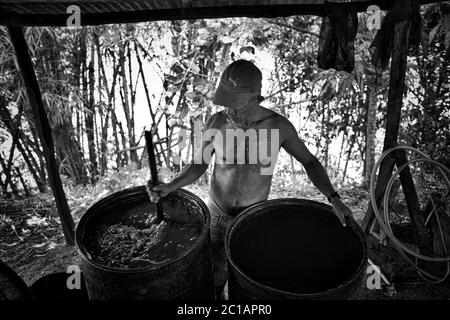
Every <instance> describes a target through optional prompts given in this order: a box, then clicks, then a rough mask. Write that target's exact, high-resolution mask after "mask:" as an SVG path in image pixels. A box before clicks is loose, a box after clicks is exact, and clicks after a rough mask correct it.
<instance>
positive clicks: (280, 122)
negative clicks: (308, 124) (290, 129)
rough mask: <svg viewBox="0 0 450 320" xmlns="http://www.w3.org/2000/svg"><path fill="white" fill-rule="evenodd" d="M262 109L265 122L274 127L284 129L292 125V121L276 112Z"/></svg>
mask: <svg viewBox="0 0 450 320" xmlns="http://www.w3.org/2000/svg"><path fill="white" fill-rule="evenodd" d="M261 108H262V115H261V118H262V120H264V121H268V122H270V123H271V125H272V126H273V127H280V128H281V127H284V126H286V125H288V124H289V123H290V121H289V120H288V119H287V118H286V117H285V116H283V115H281V114H279V113H278V112H276V111H273V110H270V109H267V108H265V107H261Z"/></svg>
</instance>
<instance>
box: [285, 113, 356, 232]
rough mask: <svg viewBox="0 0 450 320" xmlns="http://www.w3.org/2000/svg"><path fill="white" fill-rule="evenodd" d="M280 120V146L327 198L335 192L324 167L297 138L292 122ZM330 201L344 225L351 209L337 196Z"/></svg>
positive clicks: (350, 213)
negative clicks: (297, 162)
mask: <svg viewBox="0 0 450 320" xmlns="http://www.w3.org/2000/svg"><path fill="white" fill-rule="evenodd" d="M280 121H281V126H280V130H281V132H280V134H281V146H282V147H283V148H284V149H285V150H286V152H288V153H289V154H290V155H291V156H293V157H294V158H295V159H296V160H297V161H299V162H300V163H301V164H302V165H303V167H304V168H305V170H306V173H307V174H308V177H309V179H310V180H311V182H312V183H313V184H314V186H316V188H317V189H319V191H320V192H322V194H323V195H325V197H327V198H328V197H329V196H330V195H332V194H333V193H334V192H335V189H334V187H333V185H332V183H331V181H330V178H329V177H328V174H327V172H326V170H325V168H324V167H323V166H322V164H321V163H320V161H319V160H318V159H317V158H316V157H315V156H314V155H313V154H312V153H311V152H310V151H309V150H308V148H307V147H306V146H305V144H304V143H303V141H302V140H301V139H300V138H299V136H298V134H297V131H296V130H295V128H294V126H293V125H292V123H291V122H290V121H289V120H287V119H285V118H283V119H282V120H280ZM331 203H332V205H333V208H334V211H335V213H336V215H337V216H338V218H339V219H340V220H341V222H342V224H343V225H344V226H345V225H346V221H345V216H348V215H350V216H351V215H352V212H351V210H350V209H349V208H348V207H347V206H346V205H345V204H344V203H343V202H342V201H341V199H340V198H338V197H335V198H332V200H331Z"/></svg>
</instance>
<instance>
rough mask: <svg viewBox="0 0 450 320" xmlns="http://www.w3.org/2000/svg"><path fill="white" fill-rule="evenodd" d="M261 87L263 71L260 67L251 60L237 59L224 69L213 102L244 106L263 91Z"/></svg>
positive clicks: (227, 105) (233, 106)
mask: <svg viewBox="0 0 450 320" xmlns="http://www.w3.org/2000/svg"><path fill="white" fill-rule="evenodd" d="M261 87H262V73H261V71H260V70H259V69H258V67H257V66H255V64H254V63H253V62H251V61H247V60H237V61H234V62H233V63H231V64H230V65H229V66H228V67H226V68H225V70H224V71H223V73H222V76H221V78H220V82H219V85H218V87H217V89H216V92H215V93H214V98H213V103H214V104H217V105H220V106H224V107H229V108H236V107H242V106H245V105H247V104H248V102H249V100H250V98H252V97H254V96H255V95H258V94H260V93H261Z"/></svg>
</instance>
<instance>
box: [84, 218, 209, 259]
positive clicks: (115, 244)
mask: <svg viewBox="0 0 450 320" xmlns="http://www.w3.org/2000/svg"><path fill="white" fill-rule="evenodd" d="M97 231H98V233H97V237H96V240H97V241H95V243H94V246H93V250H92V253H93V254H92V257H93V259H94V261H96V262H97V263H100V264H101V265H104V266H108V267H119V268H142V267H146V266H149V265H152V264H158V263H163V262H165V261H168V260H170V259H173V258H175V257H177V256H179V255H180V254H182V253H183V252H186V251H187V250H188V249H189V248H190V247H191V246H192V244H193V243H194V242H195V240H196V239H197V237H198V236H199V234H200V231H201V230H199V228H198V226H196V225H190V224H180V223H175V222H171V221H163V222H161V223H160V224H159V225H157V226H155V225H149V226H148V228H144V227H142V226H140V227H137V226H133V225H126V224H123V223H117V224H113V225H111V226H107V227H106V226H103V227H100V228H99V229H98V230H97Z"/></svg>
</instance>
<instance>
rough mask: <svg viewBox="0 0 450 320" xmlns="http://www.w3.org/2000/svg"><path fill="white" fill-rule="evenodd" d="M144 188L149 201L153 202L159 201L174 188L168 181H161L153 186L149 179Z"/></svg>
mask: <svg viewBox="0 0 450 320" xmlns="http://www.w3.org/2000/svg"><path fill="white" fill-rule="evenodd" d="M145 187H146V189H147V193H148V196H149V198H150V201H151V202H153V203H156V202H159V200H160V199H161V198H164V197H165V196H167V195H168V194H169V193H170V192H172V191H174V190H175V188H174V187H173V185H172V184H170V183H161V184H159V185H157V186H156V187H154V186H153V185H152V182H151V181H150V180H149V181H147V184H146V186H145Z"/></svg>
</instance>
